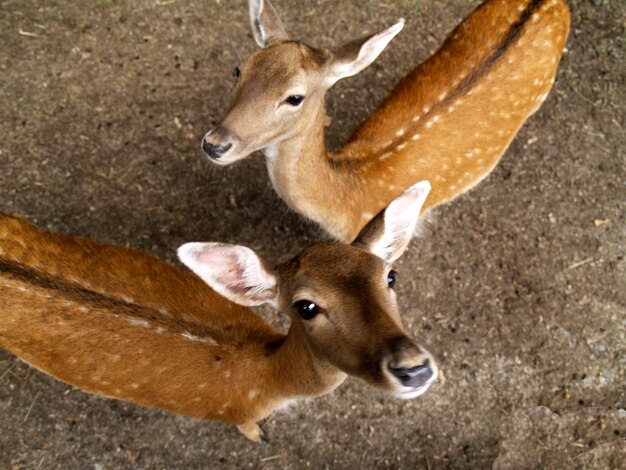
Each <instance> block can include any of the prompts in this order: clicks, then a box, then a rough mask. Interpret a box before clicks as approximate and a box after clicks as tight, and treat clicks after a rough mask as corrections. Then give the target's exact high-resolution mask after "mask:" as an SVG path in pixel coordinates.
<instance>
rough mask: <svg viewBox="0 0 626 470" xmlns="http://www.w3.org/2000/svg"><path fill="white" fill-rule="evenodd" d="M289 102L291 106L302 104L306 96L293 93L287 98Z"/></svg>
mask: <svg viewBox="0 0 626 470" xmlns="http://www.w3.org/2000/svg"><path fill="white" fill-rule="evenodd" d="M286 101H287V104H288V105H290V106H300V104H301V103H302V101H304V96H302V95H291V96H290V97H289V98H287V99H286Z"/></svg>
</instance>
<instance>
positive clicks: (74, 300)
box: [0, 181, 438, 442]
mask: <svg viewBox="0 0 626 470" xmlns="http://www.w3.org/2000/svg"><path fill="white" fill-rule="evenodd" d="M429 191H430V184H429V183H428V182H427V181H423V182H420V183H418V184H416V185H414V186H412V187H411V188H409V189H408V190H406V191H405V192H404V193H403V194H401V195H400V196H398V197H397V198H396V199H395V200H393V201H392V202H391V203H390V204H389V206H388V207H387V208H386V209H385V210H383V211H381V212H380V213H379V214H378V215H377V216H376V217H374V218H373V219H372V220H371V222H370V223H369V224H368V225H367V226H365V227H364V228H363V230H362V232H361V233H360V234H359V235H358V236H357V237H356V238H355V239H354V240H353V242H352V243H351V244H343V243H317V244H314V245H312V246H310V247H308V248H306V249H304V250H303V251H301V252H300V253H299V254H298V255H296V256H295V257H292V258H291V259H289V260H287V261H286V262H284V263H282V264H279V265H277V266H276V267H275V268H272V267H271V265H270V264H268V263H267V262H266V261H264V260H263V259H262V258H261V257H259V256H258V255H257V254H256V253H255V252H254V251H252V250H251V249H249V248H247V247H244V246H239V245H228V244H224V243H200V242H194V243H186V244H184V245H182V246H181V247H180V248H179V249H178V257H179V259H180V260H181V261H182V263H183V264H185V265H186V266H187V267H188V268H189V269H190V270H191V271H192V272H188V271H183V270H182V269H180V268H178V267H177V266H174V265H172V264H168V263H166V262H164V261H161V260H159V259H157V258H156V257H154V256H152V255H149V254H147V253H144V252H142V251H139V250H136V249H132V248H123V247H119V246H112V245H105V244H101V243H98V242H95V241H92V240H89V239H85V238H79V237H71V236H67V235H61V234H54V233H50V232H45V231H43V230H41V229H39V228H37V227H35V226H34V225H31V224H30V223H28V222H25V221H24V220H22V219H19V218H17V217H14V216H10V215H7V214H3V213H0V347H2V348H4V349H5V350H7V351H9V352H10V353H12V354H14V355H16V356H17V357H19V358H20V359H21V360H22V361H24V362H26V363H27V364H30V365H31V366H32V367H34V368H36V369H38V370H40V371H42V372H44V373H45V374H48V375H50V376H52V377H55V378H56V379H58V380H60V381H62V382H65V383H68V384H71V385H73V386H74V387H77V388H79V389H81V390H83V391H85V392H88V393H93V394H97V395H101V396H104V397H110V398H114V399H118V400H124V401H127V402H131V403H134V404H137V405H140V406H145V407H151V408H160V409H164V410H169V411H172V412H174V413H179V414H182V415H187V416H191V417H196V418H201V419H208V420H215V421H221V422H225V423H230V424H235V425H236V426H237V428H238V429H239V431H240V432H241V433H242V434H243V435H244V436H245V437H247V438H248V439H250V440H252V441H254V442H260V441H263V440H265V439H266V438H265V436H264V433H263V431H262V429H261V427H260V426H259V424H258V422H259V421H261V420H263V419H264V418H266V417H267V416H269V415H270V414H271V413H272V412H274V411H276V410H278V409H281V408H283V407H286V406H288V405H290V404H292V403H293V402H295V401H298V400H301V399H303V398H307V397H315V396H320V395H324V394H327V393H330V392H332V391H333V390H334V389H335V388H337V387H338V386H339V385H340V384H341V383H342V382H343V381H344V380H345V379H346V377H347V376H348V375H351V376H354V377H357V378H360V379H362V380H364V381H365V382H366V383H368V384H371V385H373V386H375V387H378V388H379V389H382V390H384V391H387V392H389V393H390V394H391V395H392V396H394V397H398V398H402V399H411V398H416V397H418V396H420V395H422V394H423V393H424V392H426V391H427V390H428V388H429V387H430V385H431V384H432V383H433V382H434V381H435V380H436V379H437V375H438V368H437V365H436V362H435V360H434V359H433V357H432V355H431V354H430V353H429V352H428V351H427V350H426V349H424V348H423V347H422V346H419V345H418V344H417V343H416V342H415V341H414V340H413V339H411V337H410V336H409V334H408V333H407V331H406V330H405V328H404V326H403V325H402V321H401V318H400V313H399V309H398V306H397V301H396V294H395V292H394V290H393V288H394V284H395V283H396V273H395V272H394V271H393V270H392V269H391V265H392V263H393V262H394V261H395V260H397V259H398V258H399V257H400V256H401V255H402V253H403V252H404V251H405V249H406V248H407V245H408V244H409V243H410V240H411V237H412V233H413V231H414V230H415V227H416V225H417V221H418V215H419V212H420V210H421V207H422V206H423V204H424V201H425V200H426V197H427V195H428V193H429ZM263 304H267V305H269V306H271V307H273V308H275V309H276V310H278V311H279V312H283V313H286V314H287V315H289V317H290V319H291V324H290V327H289V331H288V333H286V334H284V333H282V332H281V331H279V330H278V329H277V328H275V327H274V326H271V325H270V324H269V323H267V322H265V321H264V320H263V319H262V318H261V317H260V316H259V315H257V314H256V313H255V311H254V310H252V309H251V308H250V307H253V306H259V305H263Z"/></svg>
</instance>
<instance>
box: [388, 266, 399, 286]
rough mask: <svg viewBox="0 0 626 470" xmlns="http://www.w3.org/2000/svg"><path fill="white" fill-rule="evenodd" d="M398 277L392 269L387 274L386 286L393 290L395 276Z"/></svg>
mask: <svg viewBox="0 0 626 470" xmlns="http://www.w3.org/2000/svg"><path fill="white" fill-rule="evenodd" d="M397 275H398V273H397V272H395V271H394V270H393V269H392V270H391V271H389V273H388V274H387V285H388V286H389V287H391V288H392V289H393V286H395V285H396V276H397Z"/></svg>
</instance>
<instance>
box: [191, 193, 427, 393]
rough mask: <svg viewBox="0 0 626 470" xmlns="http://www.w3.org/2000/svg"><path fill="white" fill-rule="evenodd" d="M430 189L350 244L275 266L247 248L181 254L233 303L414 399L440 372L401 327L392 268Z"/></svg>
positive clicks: (323, 357)
mask: <svg viewBox="0 0 626 470" xmlns="http://www.w3.org/2000/svg"><path fill="white" fill-rule="evenodd" d="M429 191H430V184H429V183H428V182H426V181H424V182H421V183H418V184H416V185H414V186H412V187H411V188H409V189H408V190H407V191H406V192H404V193H403V194H402V195H400V196H399V197H398V198H397V199H395V200H394V201H392V203H391V204H390V205H389V206H388V207H387V208H386V209H385V210H384V211H381V213H380V214H378V216H376V217H375V218H374V219H373V220H372V221H371V222H370V223H369V224H368V225H367V226H366V227H365V228H364V229H363V230H362V231H361V233H360V234H359V235H358V237H357V238H356V239H355V240H354V241H353V242H352V243H351V244H349V245H344V244H339V243H335V244H328V243H318V244H316V245H313V246H311V247H310V248H307V249H305V250H304V251H302V252H301V253H300V254H299V255H297V256H296V257H294V258H292V259H291V260H289V261H287V262H286V263H283V264H281V265H279V266H278V267H276V268H275V269H271V268H270V267H268V266H269V265H268V264H267V263H266V262H264V261H263V260H262V259H260V258H259V257H258V256H257V255H256V254H255V253H254V252H253V251H252V250H250V249H248V248H245V247H242V246H233V245H225V244H221V243H189V244H186V245H183V246H182V247H181V248H180V249H179V257H180V259H181V260H182V261H183V262H184V263H185V264H186V265H187V266H188V267H189V268H191V270H192V271H194V272H195V273H196V274H197V275H198V276H200V277H201V278H202V279H203V280H204V281H205V282H206V283H207V284H208V285H209V286H211V287H212V288H213V289H215V290H216V291H217V292H218V293H220V294H221V295H223V296H225V297H226V298H228V299H229V300H231V301H233V302H236V303H239V304H243V305H249V306H253V305H261V304H264V303H268V304H270V305H272V306H274V307H276V308H277V309H279V310H280V311H282V312H286V313H288V314H289V315H290V317H291V321H292V328H291V331H292V332H293V331H295V332H296V333H297V334H299V335H300V336H301V341H302V343H303V344H304V345H305V346H307V347H308V348H309V349H310V351H311V355H312V356H313V357H317V358H318V359H319V360H320V361H322V362H323V363H328V364H330V365H332V366H334V367H336V368H338V369H340V370H342V371H343V372H346V373H348V374H350V375H354V376H356V377H360V378H362V379H364V380H365V381H367V382H368V383H370V384H372V385H375V386H377V387H380V388H383V389H386V390H388V391H390V392H392V393H393V394H394V395H395V396H398V397H400V398H413V397H416V396H418V395H421V394H422V393H424V392H425V391H426V390H427V389H428V387H429V386H430V384H431V383H432V382H433V381H434V380H435V378H436V376H437V367H436V365H435V363H434V361H433V359H432V357H431V356H430V354H429V353H428V352H427V351H426V350H424V349H423V348H421V347H420V346H418V345H417V344H416V343H415V342H414V341H413V340H412V339H411V338H410V337H409V336H408V334H407V332H406V330H405V329H404V327H403V326H402V322H401V319H400V314H399V312H398V307H397V302H396V294H395V292H394V289H393V288H394V285H395V282H396V274H395V272H394V271H393V270H392V269H391V264H392V263H393V262H394V261H396V260H397V259H398V258H399V257H400V256H401V255H402V253H403V252H404V251H405V249H406V247H407V246H408V244H409V241H410V239H411V236H412V235H413V232H414V230H415V227H416V224H417V219H418V214H419V212H420V209H421V207H422V205H423V203H424V201H425V199H426V196H427V195H428V192H429ZM290 334H291V333H290Z"/></svg>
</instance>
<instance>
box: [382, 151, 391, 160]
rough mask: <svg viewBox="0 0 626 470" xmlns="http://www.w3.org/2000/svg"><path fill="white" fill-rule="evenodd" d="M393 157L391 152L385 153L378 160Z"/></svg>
mask: <svg viewBox="0 0 626 470" xmlns="http://www.w3.org/2000/svg"><path fill="white" fill-rule="evenodd" d="M391 155H393V152H385V153H383V154H382V155H381V156H380V160H387V159H388V158H389V157H391Z"/></svg>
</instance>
